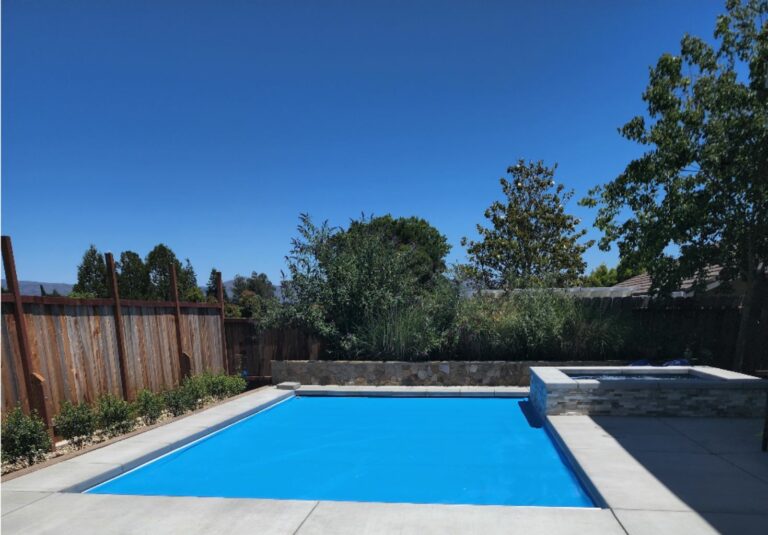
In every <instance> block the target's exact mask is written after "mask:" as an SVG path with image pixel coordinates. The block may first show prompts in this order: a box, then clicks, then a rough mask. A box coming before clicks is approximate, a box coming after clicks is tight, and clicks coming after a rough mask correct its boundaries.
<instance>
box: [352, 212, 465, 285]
mask: <svg viewBox="0 0 768 535" xmlns="http://www.w3.org/2000/svg"><path fill="white" fill-rule="evenodd" d="M347 232H349V233H365V232H367V233H373V234H375V235H381V236H384V237H385V238H386V239H387V240H389V241H390V242H391V243H392V244H393V245H394V246H395V247H396V248H397V249H398V250H399V251H402V252H403V253H405V254H406V258H407V262H408V265H409V267H410V269H411V271H412V272H413V274H414V275H415V276H416V278H417V280H418V282H419V283H420V284H426V283H429V282H432V281H434V280H435V278H436V277H439V276H440V275H442V274H443V273H444V272H445V270H446V266H445V257H446V256H447V255H448V253H449V252H450V250H451V246H450V245H448V239H447V238H446V237H445V236H444V235H443V234H441V233H440V231H438V230H437V229H436V228H435V227H433V226H432V225H430V224H429V223H428V222H427V221H426V220H424V219H421V218H419V217H398V218H394V217H392V216H391V215H389V214H387V215H385V216H380V217H372V218H370V219H365V218H363V219H360V220H356V221H352V223H351V224H350V226H349V230H348V231H347Z"/></svg>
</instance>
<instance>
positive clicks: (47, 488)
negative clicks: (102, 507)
mask: <svg viewBox="0 0 768 535" xmlns="http://www.w3.org/2000/svg"><path fill="white" fill-rule="evenodd" d="M108 447H109V446H108ZM122 472H123V466H122V465H121V464H119V463H84V462H76V461H75V460H74V459H70V460H69V461H64V462H61V463H58V464H54V465H53V466H49V467H47V468H42V469H40V470H37V471H36V472H32V473H31V474H27V475H25V476H22V477H18V478H16V479H12V480H11V481H8V482H4V483H3V486H2V488H3V490H28V491H39V492H80V491H83V490H85V489H88V488H90V487H92V486H94V485H97V484H99V483H101V482H102V481H106V480H107V479H111V478H113V477H115V476H117V475H119V474H121V473H122Z"/></svg>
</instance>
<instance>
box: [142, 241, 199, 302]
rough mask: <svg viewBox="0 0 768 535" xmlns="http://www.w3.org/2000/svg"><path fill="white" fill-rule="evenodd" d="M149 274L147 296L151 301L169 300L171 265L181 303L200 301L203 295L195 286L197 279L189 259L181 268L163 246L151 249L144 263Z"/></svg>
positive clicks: (169, 249) (176, 259) (174, 257)
mask: <svg viewBox="0 0 768 535" xmlns="http://www.w3.org/2000/svg"><path fill="white" fill-rule="evenodd" d="M145 264H146V268H147V272H148V273H149V283H150V287H149V295H150V297H151V298H152V299H160V300H170V299H171V264H173V265H174V266H175V267H176V286H177V289H178V292H179V299H180V300H182V301H192V300H194V301H202V300H203V294H202V291H200V288H198V286H197V277H196V275H195V270H194V268H193V267H192V264H191V263H190V261H189V259H186V262H185V265H184V266H182V264H181V262H180V261H179V259H178V258H176V254H175V253H174V252H173V251H172V250H171V248H170V247H168V246H167V245H165V244H162V243H160V244H158V245H156V246H155V248H154V249H152V250H151V251H150V252H149V254H147V258H146V261H145Z"/></svg>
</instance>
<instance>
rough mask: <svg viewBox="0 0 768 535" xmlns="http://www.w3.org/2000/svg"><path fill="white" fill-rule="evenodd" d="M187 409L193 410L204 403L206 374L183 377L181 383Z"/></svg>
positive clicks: (206, 396) (206, 393) (206, 384)
mask: <svg viewBox="0 0 768 535" xmlns="http://www.w3.org/2000/svg"><path fill="white" fill-rule="evenodd" d="M180 388H181V390H182V392H183V397H184V401H185V403H186V405H187V410H191V411H193V410H195V409H197V408H200V407H202V406H203V405H204V404H205V400H206V399H207V398H208V397H209V395H208V379H207V376H206V375H193V376H191V377H187V378H185V379H184V382H183V383H182V384H181V387H180Z"/></svg>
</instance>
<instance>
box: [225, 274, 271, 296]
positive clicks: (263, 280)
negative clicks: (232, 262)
mask: <svg viewBox="0 0 768 535" xmlns="http://www.w3.org/2000/svg"><path fill="white" fill-rule="evenodd" d="M245 292H251V294H253V295H257V296H259V297H261V298H262V299H272V298H274V297H275V287H274V285H273V284H272V283H271V282H270V281H269V277H267V275H266V274H264V273H256V272H255V271H253V272H251V276H250V277H243V276H242V275H235V279H234V281H233V282H232V299H233V300H234V301H235V302H239V301H240V299H241V298H242V296H243V294H244V293H245Z"/></svg>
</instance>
